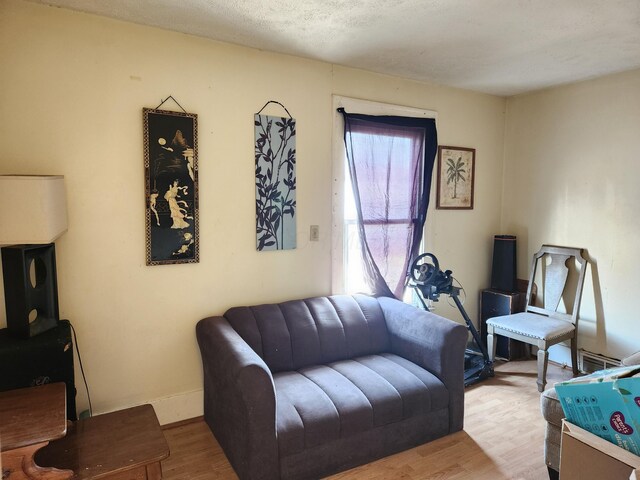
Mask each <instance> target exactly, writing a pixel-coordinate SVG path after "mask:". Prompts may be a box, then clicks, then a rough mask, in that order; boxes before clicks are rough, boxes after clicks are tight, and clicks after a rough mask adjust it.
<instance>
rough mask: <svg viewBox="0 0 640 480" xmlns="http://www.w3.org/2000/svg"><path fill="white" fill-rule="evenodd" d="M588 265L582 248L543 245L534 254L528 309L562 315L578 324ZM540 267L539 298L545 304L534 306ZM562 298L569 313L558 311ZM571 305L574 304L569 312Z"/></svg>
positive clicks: (543, 313) (550, 314) (551, 314)
mask: <svg viewBox="0 0 640 480" xmlns="http://www.w3.org/2000/svg"><path fill="white" fill-rule="evenodd" d="M586 268H587V260H586V259H585V258H584V257H583V256H582V249H581V248H570V247H557V246H554V245H543V246H542V248H541V249H540V250H539V251H538V252H536V253H535V254H534V255H533V263H532V265H531V276H530V278H529V286H528V289H527V312H533V313H538V314H542V315H547V316H550V317H555V318H560V319H562V320H566V321H569V322H571V323H573V324H575V323H576V321H577V319H578V312H579V310H580V300H581V298H582V287H583V285H584V275H585V270H586ZM572 269H577V271H572ZM539 270H540V273H541V278H542V288H538V295H537V298H538V299H541V300H542V306H537V305H533V304H532V303H533V302H532V295H531V290H532V288H533V285H534V281H535V280H536V274H537V273H538V271H539ZM570 273H571V276H570ZM568 280H571V281H568ZM561 300H564V304H565V306H566V309H567V313H564V312H559V311H558V307H559V306H560V301H561ZM569 307H572V308H571V311H570V312H569Z"/></svg>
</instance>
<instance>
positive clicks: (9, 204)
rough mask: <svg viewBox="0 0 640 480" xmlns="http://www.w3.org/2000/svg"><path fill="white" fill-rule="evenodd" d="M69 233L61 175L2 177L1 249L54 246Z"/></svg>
mask: <svg viewBox="0 0 640 480" xmlns="http://www.w3.org/2000/svg"><path fill="white" fill-rule="evenodd" d="M66 231H67V202H66V196H65V188H64V177H63V176H62V175H43V176H39V175H0V245H17V244H29V245H35V244H45V243H52V242H53V241H54V240H55V239H56V238H58V237H59V236H60V235H62V234H63V233H64V232H66Z"/></svg>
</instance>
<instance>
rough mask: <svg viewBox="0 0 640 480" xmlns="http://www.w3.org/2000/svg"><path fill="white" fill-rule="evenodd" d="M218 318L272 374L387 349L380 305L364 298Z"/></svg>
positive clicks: (311, 301) (242, 310) (235, 311)
mask: <svg viewBox="0 0 640 480" xmlns="http://www.w3.org/2000/svg"><path fill="white" fill-rule="evenodd" d="M224 316H225V318H226V319H227V321H228V322H229V323H230V324H231V326H232V327H233V328H234V329H235V330H236V331H237V332H238V333H239V334H240V336H241V337H242V338H243V339H244V341H245V342H247V343H248V344H249V345H250V346H251V348H253V350H255V352H256V353H257V354H258V355H260V356H261V357H262V359H263V360H264V361H265V363H266V364H267V365H268V367H269V368H270V369H271V371H272V372H273V373H276V372H283V371H289V370H297V369H299V368H303V367H307V366H310V365H318V364H323V363H329V362H335V361H338V360H346V359H348V358H353V357H357V356H362V355H369V354H374V353H381V352H385V351H388V349H389V336H388V333H387V325H386V322H385V320H384V315H383V313H382V310H381V308H380V304H379V303H378V300H377V299H375V298H372V297H368V296H365V295H353V296H351V295H335V296H331V297H316V298H308V299H306V300H293V301H290V302H284V303H278V304H270V305H257V306H253V307H234V308H231V309H229V310H228V311H227V312H226V313H225V314H224Z"/></svg>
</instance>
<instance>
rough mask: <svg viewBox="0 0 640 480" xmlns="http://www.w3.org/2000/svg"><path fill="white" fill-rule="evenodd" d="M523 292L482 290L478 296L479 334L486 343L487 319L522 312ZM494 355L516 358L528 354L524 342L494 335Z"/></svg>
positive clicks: (508, 358) (509, 358) (510, 358)
mask: <svg viewBox="0 0 640 480" xmlns="http://www.w3.org/2000/svg"><path fill="white" fill-rule="evenodd" d="M525 300H526V294H525V293H524V292H515V293H505V292H501V291H498V290H493V289H487V290H483V291H482V294H481V298H480V334H481V336H482V341H483V342H484V344H485V345H487V320H488V319H490V318H492V317H498V316H500V315H509V314H511V313H517V312H522V311H523V310H524V307H525ZM496 340H497V344H496V356H498V357H500V358H506V359H507V360H517V359H519V358H526V357H528V356H529V355H530V353H529V346H528V345H527V344H526V343H523V342H520V341H518V340H513V339H511V338H507V337H503V336H501V335H496Z"/></svg>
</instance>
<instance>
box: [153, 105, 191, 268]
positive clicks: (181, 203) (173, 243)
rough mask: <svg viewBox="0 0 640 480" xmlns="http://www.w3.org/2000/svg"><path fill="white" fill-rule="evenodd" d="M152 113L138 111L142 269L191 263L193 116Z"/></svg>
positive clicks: (183, 112) (166, 112) (161, 112)
mask: <svg viewBox="0 0 640 480" xmlns="http://www.w3.org/2000/svg"><path fill="white" fill-rule="evenodd" d="M170 98H171V99H172V100H173V101H174V102H176V101H175V99H174V98H173V97H171V96H170V97H167V98H166V99H165V100H164V101H163V102H162V103H164V102H166V101H167V100H168V99H170ZM162 103H161V104H160V105H158V107H160V106H162ZM176 104H178V106H180V104H179V103H178V102H176ZM158 107H156V108H155V109H151V108H144V109H143V121H144V168H145V182H146V203H147V205H146V231H147V232H146V233H147V238H146V240H147V242H146V243H147V265H165V264H172V263H197V262H198V260H199V254H198V146H197V143H198V116H197V115H195V114H193V113H187V112H186V111H184V109H182V112H171V111H166V110H158V109H157V108H158ZM180 108H182V107H180Z"/></svg>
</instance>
